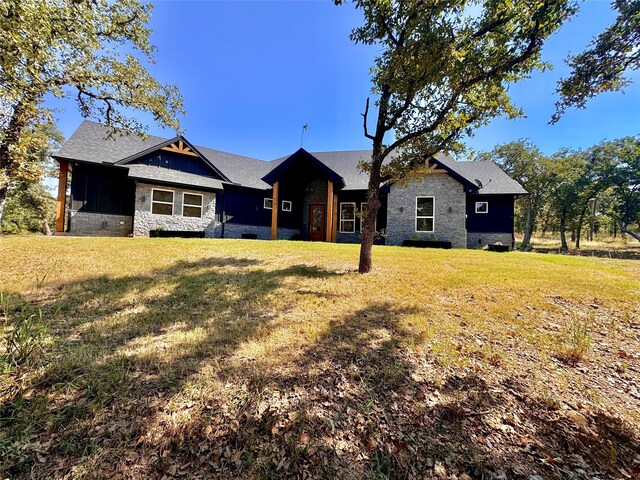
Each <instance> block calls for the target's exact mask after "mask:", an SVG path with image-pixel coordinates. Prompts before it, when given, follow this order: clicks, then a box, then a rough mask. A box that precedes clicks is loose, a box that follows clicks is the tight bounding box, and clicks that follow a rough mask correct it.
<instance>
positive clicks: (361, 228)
mask: <svg viewBox="0 0 640 480" xmlns="http://www.w3.org/2000/svg"><path fill="white" fill-rule="evenodd" d="M366 210H367V202H362V203H361V204H360V231H362V230H364V214H365V212H366ZM373 228H374V230H378V219H377V218H376V221H375V222H374V224H373Z"/></svg>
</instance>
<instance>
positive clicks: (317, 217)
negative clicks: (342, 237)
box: [309, 205, 325, 242]
mask: <svg viewBox="0 0 640 480" xmlns="http://www.w3.org/2000/svg"><path fill="white" fill-rule="evenodd" d="M324 223H325V222H324V205H309V240H311V241H312V242H321V241H322V240H324Z"/></svg>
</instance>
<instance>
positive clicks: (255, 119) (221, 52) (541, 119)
mask: <svg viewBox="0 0 640 480" xmlns="http://www.w3.org/2000/svg"><path fill="white" fill-rule="evenodd" d="M613 18H614V14H613V12H612V11H611V10H610V6H609V2H606V1H593V0H591V1H586V2H583V3H582V4H581V10H580V13H579V14H578V15H577V16H576V17H574V18H573V20H572V21H571V22H569V23H567V24H566V25H565V26H563V28H562V29H561V30H560V31H559V32H558V33H556V34H555V35H554V36H553V37H552V38H551V39H550V40H549V41H548V43H547V44H546V46H545V48H544V58H545V59H546V60H548V61H550V62H551V63H552V64H553V65H554V67H555V68H554V69H553V70H550V71H546V72H544V73H535V74H534V75H533V76H532V78H530V79H528V80H526V81H523V82H520V83H519V84H517V85H514V86H512V87H511V90H510V92H511V95H512V98H513V99H514V101H515V103H516V104H517V105H518V106H520V107H522V108H524V111H525V114H526V115H527V118H526V119H521V120H515V121H508V120H504V119H496V120H494V121H493V122H492V123H491V124H490V125H489V126H487V127H483V128H482V129H480V130H478V131H477V133H476V135H475V137H474V138H471V139H469V141H468V144H469V146H470V147H471V148H472V149H474V150H477V151H480V150H489V149H491V148H493V147H494V146H495V145H497V144H500V143H504V142H508V141H511V140H516V139H518V138H522V137H528V138H530V139H531V140H532V141H533V142H534V143H535V144H537V145H538V146H539V147H540V148H541V149H542V150H543V151H544V152H546V153H553V152H554V151H556V150H557V149H559V148H561V147H588V146H590V145H593V144H595V143H598V142H599V141H601V140H603V139H613V138H618V137H622V136H626V135H636V134H638V133H639V131H638V130H639V129H638V121H639V120H640V115H639V113H638V112H640V75H637V74H636V75H634V77H633V78H635V79H636V83H635V84H633V85H632V86H631V87H629V88H628V89H627V91H626V92H625V94H622V93H610V94H603V95H601V96H599V97H597V98H596V99H594V100H592V101H591V102H590V103H589V104H588V108H587V110H582V111H570V112H568V113H567V114H566V115H565V116H564V117H563V118H562V119H561V120H560V122H559V123H557V124H556V125H553V126H551V125H548V121H549V118H550V116H551V114H552V113H553V109H554V102H555V96H554V90H555V86H556V81H557V80H558V78H560V77H562V76H564V75H566V74H567V68H566V66H565V65H564V61H563V60H564V58H565V57H566V56H567V54H569V53H578V52H579V51H581V50H582V49H583V48H584V47H585V46H586V45H587V44H588V43H589V41H590V39H591V38H592V37H593V36H594V35H595V34H597V33H598V32H599V31H601V30H602V29H603V28H604V27H605V26H606V25H608V24H609V23H610V22H611V20H612V19H613ZM360 23H361V15H360V12H358V11H356V10H354V9H353V8H352V7H351V6H342V7H336V6H334V5H333V3H332V2H330V1H328V0H322V1H313V0H309V1H303V0H300V1H259V2H252V1H228V2H227V1H196V2H185V1H161V2H155V3H154V15H153V19H152V22H151V27H152V29H153V30H154V33H153V37H152V41H153V43H154V44H155V45H156V46H157V47H158V51H157V52H156V61H157V63H156V64H155V65H152V66H151V67H150V70H151V71H152V73H153V74H154V75H155V76H156V77H157V78H158V79H159V80H160V81H161V82H163V83H172V84H175V85H177V86H178V87H179V89H180V91H181V93H182V95H183V96H184V100H185V108H186V111H187V115H186V117H184V118H183V119H182V125H183V128H184V129H185V130H186V137H187V138H188V139H189V140H190V141H191V142H193V143H195V144H199V145H204V146H207V147H211V148H215V149H219V150H226V151H230V152H234V153H238V154H243V155H248V156H252V157H256V158H261V159H273V158H277V157H280V156H283V155H287V154H290V153H292V152H293V151H295V150H296V149H297V148H298V147H299V146H300V136H301V131H302V125H304V124H305V123H308V124H309V129H308V131H307V132H306V133H305V137H304V147H305V148H306V149H307V150H310V151H322V150H351V149H366V148H370V142H369V141H368V140H367V139H365V138H364V136H363V134H362V121H361V116H360V113H361V112H362V111H363V108H364V102H365V99H366V97H367V96H368V95H369V92H370V88H371V84H370V78H369V68H370V67H371V65H372V59H373V57H374V55H375V53H376V51H375V49H374V48H372V47H366V46H362V45H354V44H353V43H352V42H351V41H350V40H349V38H348V37H349V32H350V31H351V29H352V28H353V27H354V26H357V25H359V24H360ZM50 105H51V106H54V107H56V108H62V109H64V111H61V112H59V113H58V114H57V117H58V120H59V121H58V124H59V127H60V129H61V130H62V132H63V133H64V135H65V136H66V137H69V136H70V135H71V134H72V133H73V130H74V129H75V128H76V127H77V126H78V125H79V124H80V122H81V121H82V119H81V117H80V115H79V114H78V113H77V111H76V110H75V106H74V104H73V102H72V101H63V102H60V101H50ZM150 127H151V128H150V133H152V134H156V135H161V136H167V137H170V136H173V132H168V131H163V130H161V129H160V128H159V127H158V126H156V125H151V126H150Z"/></svg>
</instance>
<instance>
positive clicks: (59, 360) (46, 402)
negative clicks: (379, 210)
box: [0, 237, 640, 478]
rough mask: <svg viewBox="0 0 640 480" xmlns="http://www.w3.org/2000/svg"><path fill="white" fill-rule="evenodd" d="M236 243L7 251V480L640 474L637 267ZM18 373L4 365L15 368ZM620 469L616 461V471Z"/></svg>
mask: <svg viewBox="0 0 640 480" xmlns="http://www.w3.org/2000/svg"><path fill="white" fill-rule="evenodd" d="M357 255H358V249H357V246H353V245H327V244H319V243H313V244H312V243H301V242H259V241H234V240H180V239H111V238H108V239H107V238H105V239H100V238H95V239H89V238H42V237H19V238H18V237H16V238H9V237H4V238H2V237H0V257H1V258H2V259H3V260H2V264H0V282H1V283H0V291H2V292H3V294H6V295H8V298H9V299H10V302H12V303H11V304H12V305H13V307H9V308H8V309H7V311H8V312H9V314H4V317H5V319H8V321H7V326H6V327H5V329H4V330H3V332H4V333H3V334H4V335H5V338H6V335H10V332H12V331H13V330H11V329H12V328H14V325H15V322H13V320H12V318H13V316H12V315H14V313H15V312H17V311H18V310H19V308H23V307H21V305H22V306H26V307H24V308H27V309H31V310H30V311H36V312H37V311H42V321H41V322H42V325H41V326H42V328H43V331H45V332H46V334H45V336H44V337H46V341H44V342H43V343H42V348H41V349H40V350H39V353H38V355H37V358H34V359H33V361H31V362H29V364H23V365H13V364H9V363H6V362H5V367H4V368H5V370H4V373H3V376H2V379H1V382H0V385H1V386H0V398H1V399H2V400H1V401H2V404H1V407H0V458H1V459H2V466H1V467H0V468H1V471H2V474H3V475H4V476H8V477H15V478H21V477H23V478H28V477H29V476H30V475H31V476H32V475H35V476H36V477H39V478H43V477H50V478H63V477H65V476H67V475H70V476H71V477H88V478H111V477H131V478H150V477H158V478H160V477H162V476H163V475H165V476H169V477H176V478H191V477H210V478H229V477H238V478H282V477H296V478H305V477H324V478H425V477H426V478H428V477H429V476H433V475H438V474H440V473H442V472H443V471H444V472H445V473H446V475H447V476H449V475H454V474H455V475H458V476H461V475H462V474H463V473H465V474H468V475H470V476H472V477H478V478H480V477H482V476H484V478H491V477H492V476H498V477H499V476H500V475H505V476H507V477H509V478H527V477H528V476H529V475H536V474H537V475H542V476H543V477H558V478H589V476H594V475H598V476H600V477H601V478H618V477H620V476H624V475H626V474H627V475H637V474H639V472H640V443H639V441H640V440H639V439H640V434H639V430H638V429H639V426H640V418H638V413H637V412H638V411H640V391H639V390H638V389H639V386H638V382H637V378H638V375H639V374H640V353H639V352H640V334H639V332H640V324H639V323H638V318H639V314H640V307H639V305H638V301H637V299H638V298H640V283H639V282H638V278H639V274H640V263H638V262H633V261H624V260H609V259H600V258H579V257H566V256H555V255H539V254H526V253H509V254H494V253H490V252H482V251H466V250H459V251H456V250H452V251H442V250H421V249H409V248H396V247H379V248H376V249H375V250H374V260H375V262H374V264H375V268H374V271H373V272H372V273H371V274H369V275H366V276H360V275H358V274H357V273H356V272H355V270H354V268H355V265H356V261H357ZM3 358H4V357H3ZM612 452H615V455H614V454H613V453H612Z"/></svg>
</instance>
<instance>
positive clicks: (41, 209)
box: [0, 182, 56, 235]
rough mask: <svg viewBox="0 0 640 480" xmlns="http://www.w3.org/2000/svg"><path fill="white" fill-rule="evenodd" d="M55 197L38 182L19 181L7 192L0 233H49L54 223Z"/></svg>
mask: <svg viewBox="0 0 640 480" xmlns="http://www.w3.org/2000/svg"><path fill="white" fill-rule="evenodd" d="M55 218H56V199H55V198H53V197H52V196H51V194H50V193H49V192H47V191H46V190H45V189H44V187H43V186H42V185H41V184H39V183H28V182H20V183H18V184H16V185H14V186H13V187H12V188H11V190H9V192H8V194H7V201H6V204H5V210H4V215H3V216H2V225H1V227H2V228H1V229H0V230H1V231H2V233H27V232H31V233H36V232H40V233H43V234H45V235H49V234H50V233H51V228H52V227H53V226H54V224H55Z"/></svg>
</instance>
